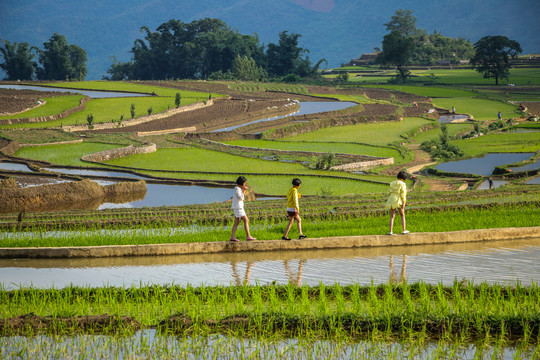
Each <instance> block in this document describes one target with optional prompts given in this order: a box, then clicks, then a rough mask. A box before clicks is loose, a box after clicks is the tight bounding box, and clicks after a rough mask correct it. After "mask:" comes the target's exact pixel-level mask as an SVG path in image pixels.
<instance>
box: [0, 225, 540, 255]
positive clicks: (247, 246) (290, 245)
mask: <svg viewBox="0 0 540 360" xmlns="http://www.w3.org/2000/svg"><path fill="white" fill-rule="evenodd" d="M531 238H540V226H536V227H524V228H515V227H514V228H499V229H476V230H461V231H449V232H438V233H434V232H429V233H411V234H407V235H397V236H389V235H362V236H337V237H325V238H316V239H304V240H292V241H287V240H255V241H249V242H247V241H241V242H237V243H236V242H231V241H216V242H204V243H183V244H157V245H115V246H80V247H40V248H0V258H95V257H115V256H157V255H181V254H214V253H231V252H252V251H284V250H313V249H338V248H361V247H380V246H405V245H431V244H449V243H467V242H478V241H496V240H512V239H531Z"/></svg>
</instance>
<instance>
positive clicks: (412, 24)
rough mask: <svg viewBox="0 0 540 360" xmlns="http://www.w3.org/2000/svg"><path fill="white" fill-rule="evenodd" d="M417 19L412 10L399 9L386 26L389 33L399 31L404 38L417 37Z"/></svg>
mask: <svg viewBox="0 0 540 360" xmlns="http://www.w3.org/2000/svg"><path fill="white" fill-rule="evenodd" d="M416 20H417V19H416V17H414V16H413V14H412V11H411V10H404V9H399V10H396V13H395V14H394V15H393V16H392V17H391V18H390V21H389V22H387V23H386V24H384V26H386V30H387V31H390V32H392V31H394V30H396V31H399V33H400V34H401V35H403V36H412V35H415V34H416V32H417V30H416Z"/></svg>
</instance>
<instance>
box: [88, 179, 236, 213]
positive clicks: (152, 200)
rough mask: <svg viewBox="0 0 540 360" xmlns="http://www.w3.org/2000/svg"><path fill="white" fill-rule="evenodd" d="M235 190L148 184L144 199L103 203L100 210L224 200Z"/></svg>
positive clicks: (207, 202)
mask: <svg viewBox="0 0 540 360" xmlns="http://www.w3.org/2000/svg"><path fill="white" fill-rule="evenodd" d="M232 194H233V190H232V188H231V189H227V188H211V187H204V186H196V185H192V186H189V185H161V184H146V196H145V197H144V199H141V200H136V201H129V202H123V203H116V204H115V203H103V204H101V205H100V206H99V207H98V210H103V209H112V208H142V207H151V206H179V205H194V204H209V203H213V202H223V201H226V200H228V199H230V198H231V197H232Z"/></svg>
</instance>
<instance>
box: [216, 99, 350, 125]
mask: <svg viewBox="0 0 540 360" xmlns="http://www.w3.org/2000/svg"><path fill="white" fill-rule="evenodd" d="M355 105H357V104H356V103H354V102H351V101H302V102H300V108H299V109H298V111H295V112H292V113H290V114H287V115H283V116H275V117H270V118H264V119H259V120H255V121H251V122H248V123H244V124H240V125H235V126H229V127H226V128H223V129H219V130H215V131H213V132H223V131H231V130H234V129H237V128H239V127H242V126H246V125H250V124H256V123H259V122H264V121H272V120H277V119H282V118H285V117H289V116H298V115H309V114H316V113H322V112H329V111H337V110H343V109H347V108H349V107H352V106H355Z"/></svg>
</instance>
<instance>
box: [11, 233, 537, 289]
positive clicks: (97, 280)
mask: <svg viewBox="0 0 540 360" xmlns="http://www.w3.org/2000/svg"><path fill="white" fill-rule="evenodd" d="M141 231H142V230H141ZM163 231H165V230H163ZM253 233H254V234H255V235H256V228H253ZM36 236H39V235H36ZM43 236H48V234H47V233H45V234H43ZM146 236H151V235H149V234H148V231H146ZM539 258H540V238H539V239H529V240H518V239H516V240H509V241H497V242H483V243H482V242H478V243H466V244H438V245H418V246H399V247H398V246H396V247H379V248H356V249H324V250H303V251H292V250H291V251H271V252H254V253H250V252H243V253H222V254H204V255H169V256H165V255H164V256H140V257H121V258H97V259H14V260H8V259H0V284H1V285H2V286H4V287H5V288H7V289H14V288H18V287H19V286H29V285H32V286H34V287H38V288H50V287H53V286H54V287H56V288H63V287H65V286H69V285H70V284H73V285H76V286H92V287H100V286H104V285H108V286H127V287H129V286H139V285H141V284H172V283H174V284H177V285H182V286H185V285H187V284H190V285H192V286H199V285H210V286H214V285H230V284H242V283H244V282H245V281H247V282H248V283H250V284H256V283H260V284H261V285H265V284H269V283H272V282H274V281H275V282H277V283H279V284H287V283H288V282H292V283H295V284H298V285H301V284H307V285H314V286H315V285H318V284H319V283H320V282H323V283H325V284H333V283H335V282H339V283H341V284H342V285H346V284H351V283H359V284H361V285H369V284H370V283H371V281H372V280H373V282H374V283H375V284H380V283H386V282H388V281H396V282H399V281H403V280H404V279H406V280H407V281H408V282H409V283H411V282H417V281H421V280H422V281H425V282H426V283H428V284H436V283H438V282H442V283H444V284H447V285H449V284H452V283H453V281H454V280H455V279H458V280H461V279H467V280H469V281H474V282H475V283H479V282H484V281H485V282H488V283H501V284H507V283H515V282H516V281H518V280H519V281H521V282H522V284H524V285H530V284H531V281H535V282H536V283H538V282H540V262H539V261H538V259H539Z"/></svg>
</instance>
